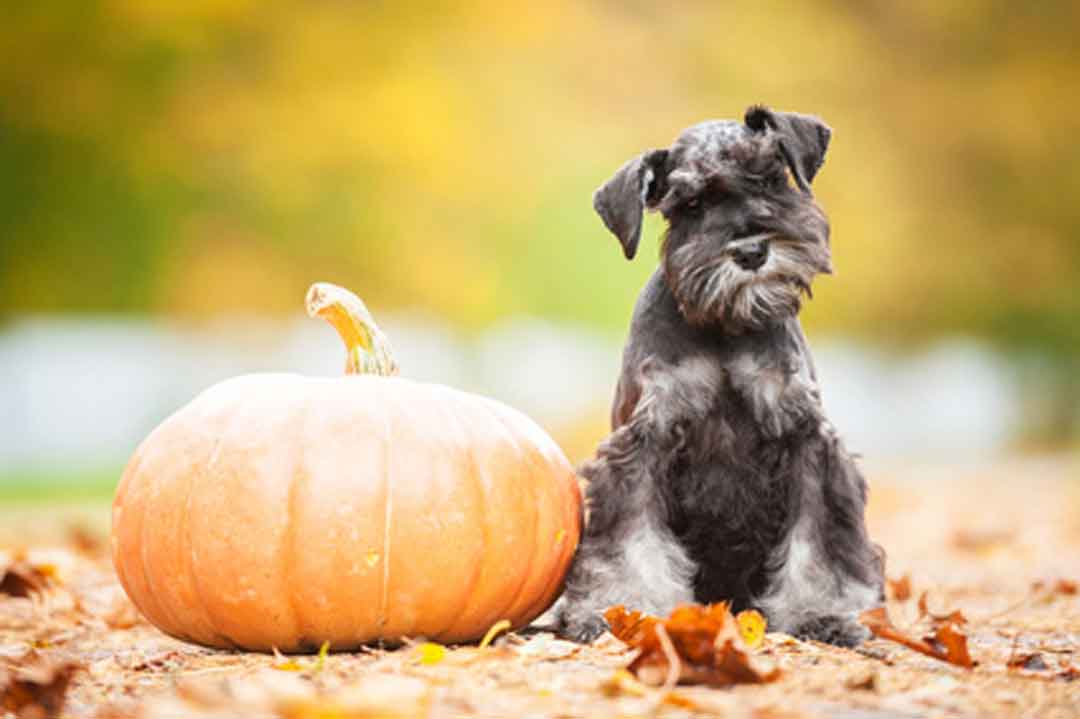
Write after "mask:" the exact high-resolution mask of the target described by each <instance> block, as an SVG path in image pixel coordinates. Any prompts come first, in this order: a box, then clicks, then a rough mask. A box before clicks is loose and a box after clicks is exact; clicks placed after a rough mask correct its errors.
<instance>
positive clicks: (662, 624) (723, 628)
mask: <svg viewBox="0 0 1080 719" xmlns="http://www.w3.org/2000/svg"><path fill="white" fill-rule="evenodd" d="M604 618H605V619H606V620H607V622H608V625H609V626H610V627H611V631H612V633H613V634H614V635H615V636H616V637H618V638H619V639H620V640H622V641H624V642H626V643H627V644H628V645H630V646H631V647H632V648H634V649H637V650H639V653H638V656H637V657H636V658H635V659H634V660H633V662H631V664H630V667H629V669H630V671H632V672H633V673H634V674H635V675H636V676H637V678H638V679H639V680H641V681H642V682H643V683H645V684H652V685H659V684H664V683H665V682H666V681H667V679H668V678H669V677H670V676H671V675H672V673H673V671H674V672H677V681H678V683H680V684H708V685H710V686H729V685H732V684H761V683H765V682H771V681H775V680H776V679H777V678H778V677H779V676H780V670H779V669H778V668H776V667H774V666H771V665H766V664H765V663H764V662H762V661H761V660H760V659H758V658H756V657H754V656H752V654H751V651H750V648H749V647H748V646H747V643H746V641H745V640H744V639H743V635H742V633H741V632H740V629H739V622H738V621H737V620H736V619H735V617H734V616H732V614H731V610H730V609H729V608H728V605H727V604H723V603H721V604H710V605H708V606H701V605H697V604H686V605H682V606H679V607H676V609H675V610H674V611H673V612H672V613H671V616H669V617H668V618H667V619H660V618H658V617H652V616H649V615H644V614H642V613H641V612H636V611H629V610H627V609H626V608H625V607H623V606H616V607H612V608H610V609H608V610H607V611H606V612H605V613H604ZM750 620H751V617H750V616H749V615H748V616H747V617H745V618H744V623H745V624H749V623H751V622H750ZM762 621H763V619H762ZM755 622H756V618H755ZM761 629H762V630H763V629H764V627H761ZM661 630H662V631H661ZM672 650H673V656H672ZM673 660H674V661H673ZM673 663H676V664H677V665H676V666H674V667H673V666H672V665H673Z"/></svg>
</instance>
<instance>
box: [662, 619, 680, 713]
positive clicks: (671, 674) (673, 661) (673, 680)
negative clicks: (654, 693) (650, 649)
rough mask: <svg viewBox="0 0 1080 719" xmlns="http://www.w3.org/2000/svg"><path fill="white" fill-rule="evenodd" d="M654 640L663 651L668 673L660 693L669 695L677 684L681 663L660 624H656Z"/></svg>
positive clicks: (669, 638)
mask: <svg viewBox="0 0 1080 719" xmlns="http://www.w3.org/2000/svg"><path fill="white" fill-rule="evenodd" d="M656 638H657V639H659V640H660V648H661V649H663V650H664V658H665V659H667V664H668V671H667V677H666V678H665V679H664V683H663V685H662V686H661V687H660V691H661V693H662V694H663V695H664V696H667V695H668V694H669V693H671V690H672V689H674V688H675V685H676V684H678V683H679V675H680V674H682V662H681V661H679V653H678V652H676V651H675V645H674V644H672V643H671V637H669V636H668V633H667V629H664V625H663V623H661V622H657V623H656Z"/></svg>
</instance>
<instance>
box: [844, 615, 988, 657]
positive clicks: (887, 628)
mask: <svg viewBox="0 0 1080 719" xmlns="http://www.w3.org/2000/svg"><path fill="white" fill-rule="evenodd" d="M859 621H860V622H862V624H863V625H864V626H865V627H866V628H867V629H869V630H870V631H871V632H873V634H874V636H876V637H879V638H881V639H888V640H889V641H893V642H896V643H897V644H902V645H904V646H905V647H907V648H908V649H911V650H914V651H916V652H920V653H921V654H925V655H926V656H928V657H933V658H935V659H940V660H941V661H943V662H949V663H950V664H955V665H957V666H961V667H964V668H966V669H971V668H972V667H974V666H975V662H974V661H972V659H971V656H970V654H968V649H967V636H966V635H965V634H964V633H963V632H961V631H960V630H959V629H958V628H957V626H956V624H954V623H952V622H945V623H943V624H941V625H939V626H938V627H937V629H936V631H935V633H934V635H932V637H931V640H932V641H927V640H924V639H915V638H914V637H910V636H908V635H907V634H904V633H903V632H901V631H900V630H899V629H897V628H896V627H895V626H893V623H892V621H891V620H890V619H889V615H888V612H886V610H885V607H878V608H877V609H870V610H867V611H865V612H863V613H862V614H861V615H860V616H859Z"/></svg>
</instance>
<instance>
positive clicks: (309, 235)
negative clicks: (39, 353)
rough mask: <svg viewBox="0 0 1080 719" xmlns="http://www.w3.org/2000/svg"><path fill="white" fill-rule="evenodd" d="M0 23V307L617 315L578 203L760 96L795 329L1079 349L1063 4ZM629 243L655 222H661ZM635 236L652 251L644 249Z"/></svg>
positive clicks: (1072, 11)
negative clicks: (792, 145)
mask: <svg viewBox="0 0 1080 719" xmlns="http://www.w3.org/2000/svg"><path fill="white" fill-rule="evenodd" d="M5 15H6V17H5V22H4V23H3V24H2V25H0V313H3V314H8V315H11V314H15V313H23V312H105V311H108V312H114V311H119V312H153V313H160V314H168V315H178V316H202V315H207V314H210V313H215V312H220V311H263V312H267V311H269V312H295V311H299V309H300V303H301V300H302V297H303V293H304V290H305V288H306V287H307V285H308V283H310V282H311V281H313V280H316V279H323V280H331V281H336V282H339V283H342V284H345V285H348V286H350V287H352V288H355V289H356V290H357V291H358V292H360V293H361V294H362V295H363V296H364V297H365V299H366V300H367V301H368V302H369V304H370V305H371V306H372V307H374V308H376V309H382V308H386V307H398V308H415V309H419V310H422V311H428V312H432V313H438V314H440V315H443V316H446V317H448V318H450V319H451V320H453V321H455V322H456V323H457V324H459V325H460V326H463V327H483V326H486V325H488V324H490V323H492V322H494V321H497V320H499V319H500V318H502V317H504V316H507V315H511V314H516V313H523V312H524V313H535V314H541V315H545V316H548V317H551V318H555V319H560V320H568V321H575V322H584V323H590V324H593V325H597V326H602V327H606V328H611V329H616V328H622V327H623V326H624V325H625V322H626V317H627V315H628V313H629V311H630V308H631V306H632V302H633V297H634V295H635V294H636V291H637V289H638V287H640V285H641V284H642V282H643V281H644V279H645V277H646V276H647V275H648V274H649V272H651V270H652V267H653V265H654V263H653V261H652V260H651V258H650V254H651V253H650V251H649V248H650V247H655V240H654V239H649V240H647V241H646V250H645V252H644V253H642V254H643V255H644V257H642V258H641V259H639V260H638V261H636V262H634V263H632V264H626V263H625V261H624V260H623V259H622V258H621V255H620V254H619V252H618V250H617V247H616V244H615V241H614V240H613V239H612V238H611V237H609V236H608V235H607V234H606V232H605V231H604V229H603V227H602V225H601V223H600V222H599V220H598V219H597V218H596V217H595V216H594V215H593V214H592V211H591V208H590V201H589V200H590V195H591V192H592V189H593V188H594V187H595V186H597V185H598V184H600V182H602V181H603V180H604V179H606V177H607V176H608V175H609V174H610V173H611V172H613V171H614V170H615V169H616V168H617V167H618V166H619V165H620V164H621V163H622V162H623V161H624V160H626V159H628V158H629V157H630V156H632V155H634V154H636V153H637V152H639V151H641V150H643V149H646V148H648V147H654V146H663V145H667V144H669V143H670V142H671V140H672V139H673V138H674V136H675V135H676V134H677V133H678V132H679V130H681V129H682V128H683V127H685V126H686V125H688V124H691V123H693V122H696V121H698V120H701V119H704V118H707V117H717V116H719V117H738V116H740V115H741V113H742V111H743V109H744V108H745V107H746V106H747V105H748V104H750V103H753V102H765V103H767V104H769V105H771V106H774V107H778V108H782V109H795V110H799V111H803V112H812V113H816V114H819V115H821V116H822V117H823V118H825V119H826V121H828V122H829V123H830V124H831V125H832V126H833V128H834V130H835V135H834V142H833V147H832V148H831V151H830V155H829V158H828V160H827V163H826V167H825V171H824V172H823V173H822V175H821V177H820V179H819V181H818V183H817V187H816V191H817V194H818V197H819V199H820V201H821V202H822V203H823V204H824V205H825V206H826V208H827V209H828V210H829V212H830V214H831V217H832V220H833V238H834V251H835V256H836V265H837V268H838V274H837V276H836V277H834V278H827V279H824V280H822V281H821V282H820V283H819V286H818V288H817V289H818V292H817V295H818V299H817V300H816V301H815V302H814V303H813V305H812V306H811V307H810V308H809V309H808V311H807V319H808V321H809V323H810V324H811V325H812V326H814V327H817V328H822V329H830V330H842V331H845V332H851V333H860V334H862V335H863V336H871V337H876V338H882V339H894V340H900V341H903V342H907V341H910V340H913V339H918V338H923V337H931V336H936V335H939V334H942V333H948V332H965V333H975V334H979V335H982V336H985V337H989V338H993V339H997V340H1001V341H1004V342H1006V343H1008V344H1011V345H1014V346H1024V347H1038V348H1042V349H1051V350H1052V351H1055V352H1057V353H1060V354H1061V355H1071V356H1080V322H1078V319H1080V292H1078V291H1077V287H1078V285H1080V203H1077V202H1076V201H1075V197H1077V196H1078V194H1080V173H1078V171H1077V168H1078V167H1080V144H1078V142H1077V140H1076V138H1077V137H1078V136H1080V134H1078V133H1080V127H1078V125H1080V120H1078V117H1080V114H1078V112H1077V110H1078V109H1080V107H1078V106H1080V93H1077V92H1076V78H1077V76H1078V75H1077V73H1078V70H1080V43H1077V42H1076V31H1077V28H1080V5H1078V4H1077V3H1075V2H1068V1H1064V2H1049V1H1046V2H1035V3H1016V2H1010V1H1007V0H986V1H985V2H975V1H971V0H968V1H964V0H957V1H955V2H949V3H939V2H936V1H934V0H916V1H914V2H906V3H896V2H886V1H884V0H873V1H869V2H856V1H855V0H851V1H849V2H835V1H831V0H808V1H807V2H802V3H780V2H761V1H760V0H759V1H757V2H745V3H744V2H734V3H715V2H687V3H680V4H678V5H671V4H662V3H643V2H614V1H611V0H593V1H592V2H563V1H560V0H556V1H554V2H548V3H539V4H525V5H522V4H516V3H498V2H483V1H479V2H469V3H460V4H444V3H383V2H341V1H331V0H321V1H319V2H309V3H273V4H270V3H257V2H252V1H251V0H190V1H185V2H179V1H178V0H174V1H173V2H160V3H152V2H143V1H142V0H86V1H84V2H59V1H57V0H38V1H37V2H33V3H15V4H12V5H11V6H9V7H8V8H7V9H6V13H5ZM647 228H648V230H647V231H648V234H649V237H650V238H655V236H656V235H657V234H658V233H659V231H660V224H659V223H658V222H657V221H656V220H655V218H654V219H652V220H650V222H649V224H648V225H647ZM650 243H651V244H650Z"/></svg>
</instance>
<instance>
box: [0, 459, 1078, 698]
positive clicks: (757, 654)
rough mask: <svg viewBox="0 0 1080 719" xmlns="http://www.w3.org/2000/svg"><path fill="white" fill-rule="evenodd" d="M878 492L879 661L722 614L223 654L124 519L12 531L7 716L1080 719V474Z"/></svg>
mask: <svg viewBox="0 0 1080 719" xmlns="http://www.w3.org/2000/svg"><path fill="white" fill-rule="evenodd" d="M868 474H870V476H871V478H872V487H873V489H872V499H871V505H870V515H869V521H870V527H871V532H872V534H873V535H874V537H875V539H876V540H877V541H879V542H880V543H881V544H882V545H883V546H884V547H885V548H886V549H887V551H888V555H889V560H888V575H889V578H890V582H889V586H888V594H889V597H890V599H889V602H888V606H887V608H886V611H887V613H881V614H875V615H873V616H869V617H867V618H866V621H867V623H868V625H869V626H871V628H873V629H874V631H875V634H877V635H878V638H875V639H874V640H871V641H869V642H867V643H866V644H865V645H864V646H863V647H860V648H859V649H858V650H847V649H837V648H834V647H829V646H825V645H821V644H817V643H812V642H803V641H799V640H796V639H793V638H791V637H788V636H785V635H782V634H776V633H768V634H766V635H765V636H764V638H763V639H762V638H761V637H760V636H759V634H760V627H759V626H757V624H756V622H755V621H754V620H753V618H752V617H750V618H747V617H740V618H739V619H738V620H737V621H736V620H735V619H734V618H731V617H730V615H727V618H725V617H724V616H721V615H722V613H723V612H722V611H720V610H715V609H714V610H700V611H696V612H689V613H687V612H684V613H683V614H682V615H680V616H679V617H672V618H671V619H670V620H668V621H666V622H664V621H654V620H651V619H650V620H649V623H647V624H634V623H633V622H631V621H630V620H629V619H628V617H630V615H626V616H624V617H622V619H623V622H622V626H623V629H624V630H625V631H623V632H620V636H623V637H624V638H626V639H627V641H628V642H629V644H627V643H623V642H622V641H620V640H618V639H616V638H615V637H614V636H612V635H610V634H609V635H605V636H604V637H603V638H601V640H599V641H598V642H597V643H596V644H594V645H592V646H579V645H576V644H573V643H570V642H566V641H563V640H560V639H558V638H556V637H553V636H551V635H550V634H546V633H535V634H528V633H515V634H506V633H505V632H500V631H498V628H496V632H494V633H493V636H492V637H491V638H490V641H489V643H488V644H487V645H486V646H483V647H480V646H469V647H442V646H441V645H437V644H433V643H426V642H423V641H417V642H414V643H411V644H409V645H407V646H404V647H402V648H398V649H394V650H390V649H381V648H378V647H372V648H370V649H368V650H366V651H362V652H357V653H349V654H336V653H333V652H331V653H329V654H322V655H318V656H316V655H312V656H288V657H282V656H274V655H261V654H246V653H235V652H223V651H216V650H210V649H204V648H201V647H197V646H192V645H188V644H184V643H183V642H179V641H176V640H174V639H171V638H169V637H166V636H165V635H163V634H161V633H160V632H158V631H157V630H156V629H154V628H153V627H151V626H150V625H149V624H147V623H146V622H145V621H144V620H143V619H142V618H141V617H140V616H139V615H138V613H137V612H136V611H135V610H134V607H133V606H131V604H130V603H129V602H128V600H127V598H126V597H125V596H124V594H123V592H122V590H121V589H120V587H119V585H118V584H117V582H116V578H115V575H114V574H113V572H112V569H111V566H110V564H109V561H108V558H107V557H106V556H105V553H104V547H105V540H104V534H103V532H104V530H105V527H106V525H107V510H105V512H106V513H102V512H98V513H97V514H95V513H94V512H89V513H87V512H85V511H81V512H80V517H81V518H80V520H79V523H77V524H72V521H71V520H70V518H69V517H68V515H66V514H65V513H64V512H62V511H57V512H52V513H49V514H44V513H42V512H36V513H35V514H34V515H29V514H25V513H24V514H22V515H20V516H18V517H16V516H15V515H13V514H11V513H8V512H0V518H4V515H8V516H7V517H6V518H4V521H3V522H2V523H0V546H2V547H4V551H3V552H2V553H0V571H3V575H2V576H0V716H7V715H11V716H22V717H48V716H71V717H102V718H105V717H115V718H120V717H146V718H147V719H154V718H159V719H166V718H169V719H172V718H174V717H177V718H178V717H233V716H236V717H241V716H243V717H256V716H257V717H290V718H297V719H302V718H303V719H315V718H316V717H319V718H324V719H327V718H330V717H337V718H341V719H344V718H346V717H414V716H417V717H420V716H422V717H456V716H490V717H500V716H507V717H524V716H529V717H577V716H580V717H632V716H658V717H689V716H725V717H729V716H730V717H758V718H760V719H765V718H767V717H777V718H779V717H803V716H807V717H811V716H823V717H846V718H848V719H859V718H862V719H872V718H875V717H881V718H882V719H884V718H889V717H912V716H935V717H986V716H1030V717H1049V718H1052V717H1080V593H1078V591H1077V582H1078V581H1080V463H1078V462H1077V461H1076V460H1074V459H1067V458H1055V459H1045V460H1023V461H1014V462H1009V463H1004V464H1001V465H999V466H996V467H994V468H990V469H987V468H966V469H965V468H955V467H954V468H941V467H937V468H933V467H907V468H905V469H904V470H902V471H901V470H888V469H880V470H877V471H870V472H868ZM13 517H14V518H13ZM88 518H89V520H90V523H89V525H88V524H87V519H88ZM31 524H32V526H31ZM88 526H89V527H90V528H89V529H88V528H87V527H88ZM27 537H31V538H32V539H31V540H30V541H29V542H27ZM28 544H29V546H27V545H28ZM718 611H720V613H719V614H718V613H717V612H718ZM638 619H640V618H638ZM729 620H730V621H729ZM657 624H659V626H661V627H662V628H661V629H660V630H659V631H657V629H656V626H657ZM627 627H631V628H634V627H636V629H634V630H633V631H631V630H630V629H627ZM635 632H636V634H635ZM650 632H651V633H650ZM703 637H704V639H703ZM630 645H634V646H636V647H638V648H636V649H635V648H633V647H631V646H630ZM733 677H734V678H733ZM687 682H690V683H687ZM5 711H6V712H7V714H6V715H5V714H3V712H5Z"/></svg>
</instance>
